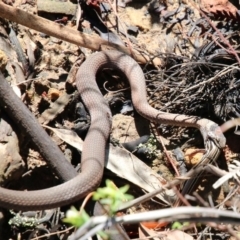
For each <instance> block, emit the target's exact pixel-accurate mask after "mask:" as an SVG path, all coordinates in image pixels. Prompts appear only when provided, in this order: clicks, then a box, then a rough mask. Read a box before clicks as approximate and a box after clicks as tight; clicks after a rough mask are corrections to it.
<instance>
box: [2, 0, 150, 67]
mask: <svg viewBox="0 0 240 240" xmlns="http://www.w3.org/2000/svg"><path fill="white" fill-rule="evenodd" d="M0 9H1V11H0V17H2V18H6V19H8V20H10V21H13V22H16V23H19V24H21V25H24V26H26V27H28V28H31V29H34V30H36V31H39V32H43V33H45V34H47V35H50V36H53V37H56V38H59V39H62V40H64V41H67V42H70V43H73V44H76V45H78V46H82V47H85V48H90V49H92V50H96V51H99V50H101V49H102V47H103V46H108V47H110V48H113V49H117V50H119V51H121V52H124V53H126V54H129V55H131V56H132V57H133V58H134V59H135V60H136V61H137V62H140V63H147V62H148V61H149V57H147V56H146V55H144V56H143V54H140V53H139V52H137V51H131V52H130V51H129V49H128V48H127V47H124V46H120V45H117V44H114V43H110V42H108V41H105V40H103V39H102V38H100V37H96V36H92V35H89V34H85V33H80V32H79V31H77V30H75V29H73V28H70V27H66V26H62V25H60V24H57V23H55V22H52V21H49V20H47V19H45V18H42V17H38V16H36V15H33V14H30V13H28V12H25V11H23V10H21V9H19V8H14V7H10V6H8V5H6V4H4V3H3V2H1V1H0Z"/></svg>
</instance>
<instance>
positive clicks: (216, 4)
mask: <svg viewBox="0 0 240 240" xmlns="http://www.w3.org/2000/svg"><path fill="white" fill-rule="evenodd" d="M201 9H202V10H203V11H204V12H206V13H213V14H215V15H219V14H221V13H222V15H224V16H226V17H227V16H228V17H236V13H237V11H238V10H237V8H236V7H235V6H234V5H233V4H232V3H230V2H229V1H228V0H201Z"/></svg>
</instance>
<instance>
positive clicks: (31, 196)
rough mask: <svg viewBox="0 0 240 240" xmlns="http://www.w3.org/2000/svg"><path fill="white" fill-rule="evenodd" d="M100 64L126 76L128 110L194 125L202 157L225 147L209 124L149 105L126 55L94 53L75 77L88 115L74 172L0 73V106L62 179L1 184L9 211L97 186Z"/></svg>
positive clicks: (51, 203)
mask: <svg viewBox="0 0 240 240" xmlns="http://www.w3.org/2000/svg"><path fill="white" fill-rule="evenodd" d="M104 68H113V69H116V70H118V71H120V72H122V73H123V74H124V75H125V76H126V78H127V79H128V81H129V85H130V88H131V97H132V102H133V105H134V108H135V109H136V111H137V112H138V113H139V114H140V115H142V116H143V117H145V118H147V119H148V120H150V121H152V122H154V123H156V124H168V125H175V126H183V127H194V128H197V129H199V130H200V132H201V134H202V137H203V140H204V144H205V148H206V155H207V156H208V159H212V160H216V158H217V156H218V154H215V153H216V152H218V150H217V149H221V148H223V147H224V146H225V143H226V140H225V137H224V135H223V134H222V132H221V130H220V127H219V126H218V125H217V124H216V123H215V122H213V121H211V120H209V119H203V118H199V117H196V116H187V115H183V114H178V113H175V114H174V113H167V112H162V111H159V110H157V109H155V108H153V107H151V106H150V105H149V103H148V100H147V91H146V83H145V82H146V81H145V77H144V73H143V71H142V69H141V67H140V66H139V64H138V63H137V62H136V61H135V60H134V59H133V58H132V57H130V56H129V55H127V54H125V53H122V52H119V51H117V50H106V51H100V52H96V53H93V54H91V55H90V56H88V57H87V59H86V60H85V61H84V62H83V63H82V65H81V66H80V67H79V69H78V71H77V75H76V86H77V89H78V91H79V94H80V95H81V99H82V101H83V103H84V105H85V106H86V108H87V110H88V112H89V114H90V118H91V124H90V128H89V130H88V133H87V135H86V138H85V140H84V143H83V151H82V157H81V171H80V173H76V172H75V171H74V170H73V168H71V166H69V165H70V164H69V163H67V160H66V159H65V158H64V155H63V153H62V152H61V151H60V149H59V148H58V146H57V145H56V144H55V143H54V142H53V141H52V140H51V138H50V136H49V135H48V134H47V133H46V132H45V130H44V129H43V128H42V127H41V126H40V125H39V123H38V121H37V120H36V118H35V117H34V116H33V115H32V114H31V113H30V111H29V110H28V108H27V107H26V105H25V104H24V103H23V102H22V101H21V100H20V99H19V98H18V97H17V96H16V94H15V93H14V92H13V90H12V88H11V87H10V85H9V84H8V82H7V81H6V80H5V78H4V77H3V75H2V74H0V105H1V107H2V109H4V111H6V112H7V114H8V115H9V116H10V117H11V118H12V119H13V120H14V121H15V123H16V124H17V126H19V127H21V128H22V129H23V130H24V132H25V133H26V134H27V135H28V136H29V137H30V138H31V139H32V141H33V143H34V144H35V145H36V147H37V148H38V150H39V152H40V154H41V155H42V156H43V157H44V158H45V160H46V161H47V162H48V163H50V165H51V167H52V168H53V169H54V170H56V172H57V174H59V175H60V177H62V179H63V180H64V181H65V182H63V183H61V184H59V185H57V186H54V187H50V188H47V189H41V190H34V191H18V190H12V189H6V188H3V187H1V188H0V206H1V207H3V208H7V209H15V210H42V209H50V208H55V207H60V206H64V205H68V204H70V203H73V202H76V201H78V200H79V199H81V198H83V197H84V196H86V195H87V194H88V193H89V192H91V191H94V190H96V188H97V187H98V186H99V184H100V182H101V179H102V176H103V170H104V162H105V152H106V147H107V141H108V138H109V135H110V131H111V123H112V115H111V111H110V108H109V106H108V104H107V102H106V101H105V99H104V97H103V95H102V93H101V91H100V89H99V88H98V85H97V82H96V74H97V73H98V72H99V71H101V70H102V69H104ZM65 166H67V167H65ZM72 170H73V171H72ZM67 171H70V172H71V173H67Z"/></svg>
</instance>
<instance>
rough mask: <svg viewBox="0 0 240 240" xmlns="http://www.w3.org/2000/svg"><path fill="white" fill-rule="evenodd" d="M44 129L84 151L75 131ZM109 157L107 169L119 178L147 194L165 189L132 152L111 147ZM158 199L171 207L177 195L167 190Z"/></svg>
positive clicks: (160, 181) (150, 170) (149, 169)
mask: <svg viewBox="0 0 240 240" xmlns="http://www.w3.org/2000/svg"><path fill="white" fill-rule="evenodd" d="M43 127H45V128H48V129H50V130H52V131H53V132H54V133H55V134H56V135H57V136H58V137H59V138H60V139H62V140H63V141H65V142H66V143H68V144H69V145H71V146H73V147H75V148H76V149H78V150H79V151H82V143H83V141H82V139H81V138H80V137H79V136H78V135H77V134H76V133H75V132H74V131H72V130H68V129H57V128H51V127H49V126H45V125H43ZM107 155H108V157H107V158H106V159H107V163H105V167H106V168H107V169H109V170H110V171H112V172H114V173H115V174H117V175H118V176H120V177H122V178H124V179H127V180H128V181H130V182H132V183H134V184H135V185H137V186H139V187H140V188H142V189H144V190H145V191H147V192H151V191H154V190H156V189H159V188H162V187H164V185H163V184H162V182H164V181H165V180H164V179H163V178H162V177H161V176H160V175H158V174H157V173H156V172H154V171H153V170H152V169H151V168H150V167H148V166H147V165H146V164H145V163H144V162H142V161H141V160H139V159H138V158H137V157H136V156H134V155H133V154H131V153H130V152H128V151H126V150H124V149H122V148H120V147H114V146H110V150H109V152H108V153H107ZM156 197H158V198H159V199H160V200H162V201H163V202H164V203H166V204H168V205H169V204H170V203H172V202H173V201H174V199H175V193H174V191H172V190H165V191H163V192H162V193H161V194H158V195H157V196H156Z"/></svg>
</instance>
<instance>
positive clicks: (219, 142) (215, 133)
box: [200, 121, 226, 149]
mask: <svg viewBox="0 0 240 240" xmlns="http://www.w3.org/2000/svg"><path fill="white" fill-rule="evenodd" d="M200 130H201V132H202V135H203V136H204V143H205V145H206V143H207V142H208V141H213V142H214V144H215V145H216V146H217V147H218V148H219V149H222V148H224V147H225V145H226V138H225V137H224V135H223V133H222V130H221V128H220V127H219V126H218V125H217V124H216V123H214V122H212V121H209V122H208V123H207V124H206V125H205V126H204V127H202V128H201V129H200ZM206 147H207V146H206Z"/></svg>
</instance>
